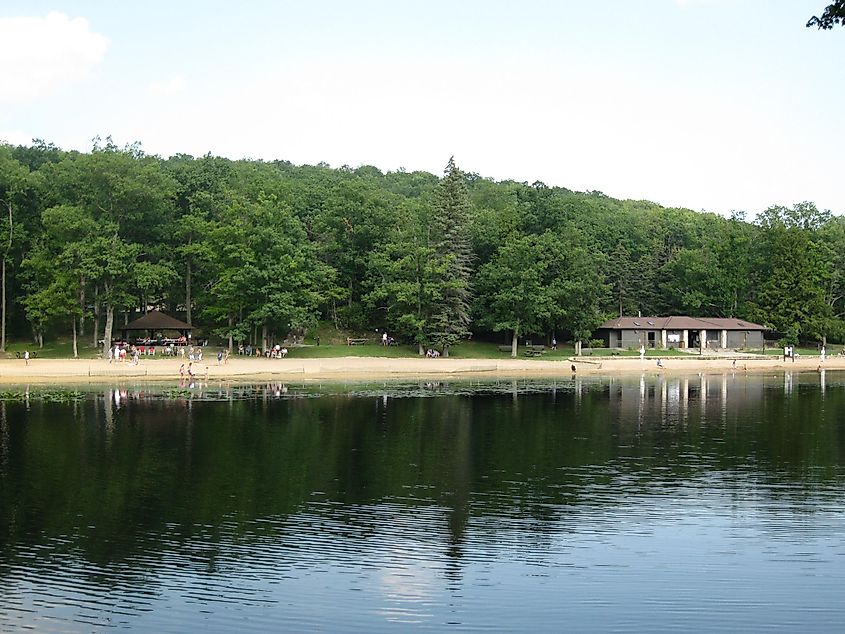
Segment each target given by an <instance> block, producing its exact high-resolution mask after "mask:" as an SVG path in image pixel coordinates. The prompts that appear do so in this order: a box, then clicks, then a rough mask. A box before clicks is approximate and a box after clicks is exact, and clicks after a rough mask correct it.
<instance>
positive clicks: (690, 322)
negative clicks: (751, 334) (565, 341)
mask: <svg viewBox="0 0 845 634" xmlns="http://www.w3.org/2000/svg"><path fill="white" fill-rule="evenodd" d="M599 328H607V329H611V330H768V328H766V327H765V326H761V325H760V324H755V323H752V322H750V321H746V320H744V319H736V318H733V317H732V318H730V319H726V318H722V317H687V316H686V315H675V316H671V317H616V318H614V319H609V320H608V321H606V322H604V323H603V324H602V325H601V326H599Z"/></svg>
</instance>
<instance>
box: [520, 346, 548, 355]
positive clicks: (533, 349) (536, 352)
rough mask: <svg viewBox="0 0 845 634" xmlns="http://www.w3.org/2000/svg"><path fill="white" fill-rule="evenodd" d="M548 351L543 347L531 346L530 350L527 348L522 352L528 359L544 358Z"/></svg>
mask: <svg viewBox="0 0 845 634" xmlns="http://www.w3.org/2000/svg"><path fill="white" fill-rule="evenodd" d="M545 352H546V351H545V350H543V349H542V346H531V347H530V348H526V349H525V350H523V351H522V354H524V355H525V356H526V357H539V356H542V355H543V354H544V353H545Z"/></svg>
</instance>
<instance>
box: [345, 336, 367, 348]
mask: <svg viewBox="0 0 845 634" xmlns="http://www.w3.org/2000/svg"><path fill="white" fill-rule="evenodd" d="M368 341H369V339H355V338H354V337H347V338H346V345H347V346H360V345H363V344H365V343H367V342H368Z"/></svg>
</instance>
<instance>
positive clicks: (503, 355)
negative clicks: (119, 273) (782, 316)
mask: <svg viewBox="0 0 845 634" xmlns="http://www.w3.org/2000/svg"><path fill="white" fill-rule="evenodd" d="M334 334H335V336H333V337H328V336H321V338H320V339H321V345H319V346H318V345H315V340H314V339H311V338H310V337H309V338H307V339H306V340H305V342H306V345H304V346H302V347H299V346H296V347H294V346H288V350H289V353H288V357H289V358H293V359H319V358H329V357H388V358H414V357H416V356H418V355H417V347H416V346H407V345H400V346H387V347H385V346H382V345H381V344H380V343H379V341H378V338H377V337H372V338H371V340H370V341H369V342H367V343H365V344H361V345H355V346H348V345H346V344H345V343H339V342H340V341H344V342H345V340H346V337H345V335H344V336H343V337H339V336H337V333H336V332H335V333H334ZM327 341H331V342H332V343H326V342H327ZM225 346H226V344H225V343H223V342H218V343H216V344H212V345H209V346H208V347H207V348H205V351H204V352H205V359H206V360H213V359H215V357H216V355H217V351H218V350H222V349H224V348H225ZM499 346H504V344H496V343H489V342H482V341H465V342H463V343H461V344H460V345H457V346H452V347H451V348H449V356H450V357H454V358H456V359H509V358H510V356H511V355H510V347H509V346H508V349H507V350H501V349H500V348H499ZM24 350H29V352H30V354H33V353H34V354H35V355H36V357H35V358H41V359H71V358H73V343H72V342H71V341H70V340H69V339H59V340H55V341H45V342H44V347H43V348H42V349H39V348H38V347H37V346H36V345H34V344H32V343H31V342H26V341H24V342H14V343H10V344H9V345H8V346H7V352H6V358H9V359H14V358H15V353H16V352H18V353H20V354H21V355H23V352H24ZM524 351H525V347H524V346H519V348H518V352H517V357H518V358H520V359H526V358H528V359H531V358H534V359H546V360H549V359H551V360H556V359H558V360H560V359H566V358H568V357H572V356H574V355H575V349H574V348H573V346H571V345H558V348H557V350H552V349H551V348H550V347H548V346H546V349H545V352H544V353H543V354H542V355H539V356H537V357H528V356H526V355H525V354H523V353H524ZM612 352H616V353H617V354H615V355H613V356H620V357H639V355H640V353H639V351H638V350H619V351H616V350H614V351H611V350H610V349H608V348H593V349H589V348H584V354H583V356H584V357H585V358H588V359H589V358H590V357H609V356H611V353H612ZM798 353H799V354H802V355H803V354H806V355H814V354H818V352H817V351H816V350H815V349H809V348H808V349H806V350H805V349H803V348H802V349H799V350H798ZM766 354H770V355H778V354H781V351H780V350H778V349H771V350H767V351H766ZM98 356H99V350H97V349H95V348H93V347H92V346H91V344H90V342H89V341H87V340H86V341H85V342H84V343H83V342H82V341H80V343H79V357H80V358H82V359H93V358H96V357H98ZM235 356H237V355H235ZM671 356H688V355H687V354H685V353H683V352H680V351H678V350H657V349H649V350H646V358H657V357H671ZM158 358H165V357H158ZM145 359H146V357H145Z"/></svg>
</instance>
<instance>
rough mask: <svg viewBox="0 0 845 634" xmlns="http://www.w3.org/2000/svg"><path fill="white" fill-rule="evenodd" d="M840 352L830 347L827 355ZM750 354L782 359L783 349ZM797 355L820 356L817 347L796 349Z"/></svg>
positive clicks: (756, 351) (758, 351)
mask: <svg viewBox="0 0 845 634" xmlns="http://www.w3.org/2000/svg"><path fill="white" fill-rule="evenodd" d="M840 350H841V348H840V347H839V346H836V347H835V348H833V347H828V349H827V354H828V356H830V355H833V354H839V351H840ZM748 352H753V353H754V354H765V355H766V356H769V357H782V356H783V348H766V349H765V350H749V351H748ZM795 354H797V355H799V356H808V357H813V356H818V355H819V349H818V348H815V347H813V348H795Z"/></svg>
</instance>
